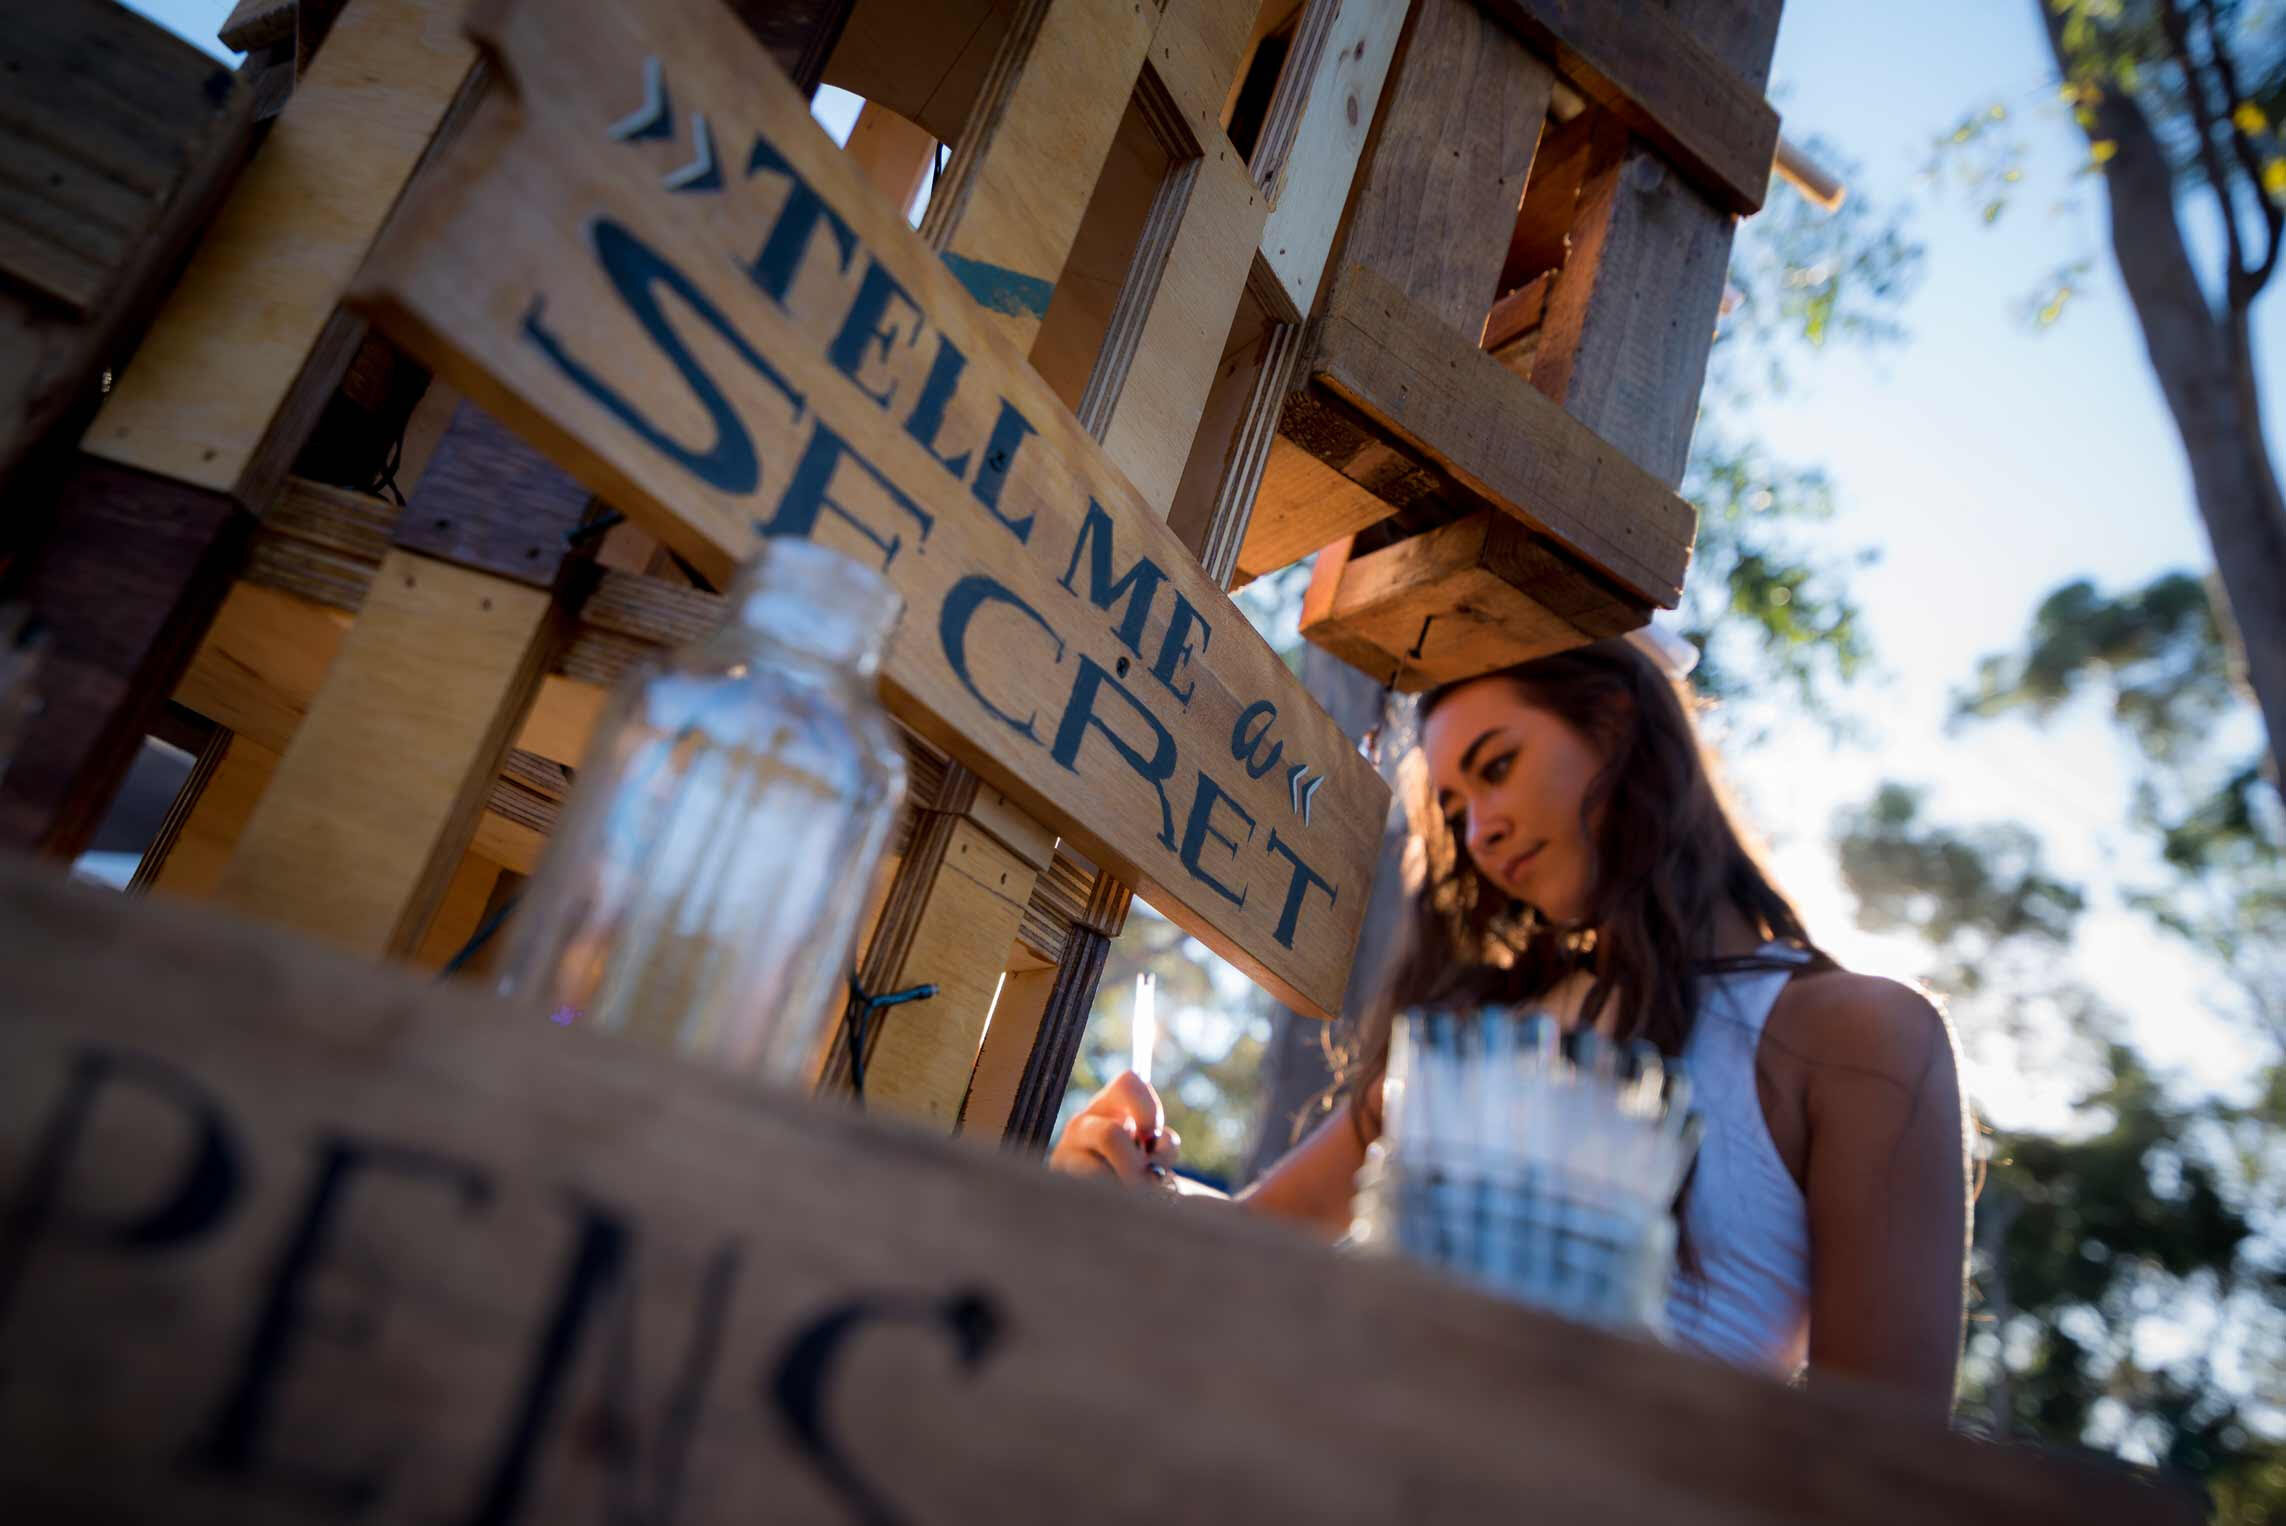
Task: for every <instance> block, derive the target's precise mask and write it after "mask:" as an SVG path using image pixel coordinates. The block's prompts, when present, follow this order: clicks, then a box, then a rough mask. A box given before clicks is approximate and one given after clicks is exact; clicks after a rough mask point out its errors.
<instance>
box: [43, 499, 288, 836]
mask: <svg viewBox="0 0 2286 1526" xmlns="http://www.w3.org/2000/svg"><path fill="white" fill-rule="evenodd" d="M55 502H56V507H55V512H54V517H53V521H52V523H51V524H50V525H49V527H48V531H47V534H46V536H45V538H44V539H43V540H42V541H41V542H40V543H39V545H38V548H37V549H36V550H35V551H34V552H33V553H32V554H31V556H30V558H29V559H28V562H27V563H26V564H25V565H22V566H19V567H17V568H15V569H12V571H13V572H14V574H15V576H14V577H13V578H12V579H11V582H12V584H13V590H12V591H13V593H14V595H15V596H16V597H18V598H21V599H22V600H23V601H24V603H25V604H26V605H28V606H29V607H30V608H31V610H32V611H33V613H34V614H35V615H37V616H38V618H39V619H40V620H41V621H42V622H43V623H44V624H45V625H46V626H47V628H48V632H49V636H48V645H47V647H46V649H45V651H44V652H43V654H42V656H41V659H40V662H39V665H38V667H37V669H36V671H35V676H34V678H33V690H34V693H35V694H36V695H37V696H38V700H39V707H40V708H39V710H38V712H37V714H36V716H35V718H34V719H33V720H32V721H31V722H30V723H29V724H28V725H27V726H26V727H25V729H24V731H23V734H22V735H21V736H20V737H19V739H18V741H17V744H16V749H15V756H14V758H13V760H12V761H11V762H10V764H9V766H8V770H7V775H6V778H5V779H4V780H0V843H5V844H6V845H8V846H12V847H15V848H18V849H27V850H36V851H39V852H43V853H50V854H54V855H56V856H58V857H62V858H67V859H68V858H73V857H76V856H77V855H78V854H79V852H80V851H81V850H82V849H83V848H84V847H85V846H86V844H87V842H88V840H89V839H90V838H91V837H92V836H93V834H94V832H95V829H96V827H97V826H98V825H99V824H100V822H101V821H102V818H103V813H104V811H105V810H107V809H108V808H109V806H110V804H111V798H112V796H113V795H114V794H115V793H116V792H117V791H118V788H119V783H120V781H121V779H123V778H124V777H125V776H126V771H127V768H128V765H129V764H131V763H132V762H133V761H134V757H135V753H136V751H137V749H139V748H140V747H141V746H142V742H143V737H144V734H145V733H146V732H148V731H149V730H150V728H151V725H152V721H153V718H154V717H155V716H156V714H157V713H158V711H159V709H160V708H161V707H162V706H164V705H165V703H166V700H167V696H168V695H169V694H170V693H172V692H173V690H174V686H175V681H176V679H177V678H178V677H180V676H181V673H182V671H183V667H184V664H185V663H187V662H188V661H189V659H190V655H191V649H192V647H193V646H194V645H195V644H196V642H197V639H198V633H199V632H200V631H201V630H203V629H204V628H205V627H206V623H207V621H208V620H210V619H211V618H212V617H213V615H214V612H215V610H216V609H217V608H219V607H220V605H221V603H222V600H223V598H224V596H225V594H226V593H227V592H228V590H229V587H230V582H231V579H232V577H233V576H234V575H235V574H236V572H237V570H238V567H239V565H240V563H241V562H242V561H243V559H244V557H245V553H246V541H247V532H248V530H249V528H250V527H251V524H252V518H251V516H249V515H248V514H247V513H246V512H245V511H244V510H243V509H240V508H239V507H238V506H237V505H236V504H235V503H232V502H231V501H230V500H229V499H227V498H225V497H223V496H221V495H219V494H216V493H210V492H206V491H204V490H201V489H198V488H193V487H188V486H185V485H183V484H181V483H176V482H168V481H164V480H162V479H160V478H157V477H153V476H149V475H147V474H145V473H142V472H136V471H129V470H127V469H125V468H123V467H118V466H113V465H111V464H110V463H108V462H103V461H97V460H93V459H91V458H87V457H84V456H83V457H79V458H76V459H75V460H74V461H72V462H71V463H70V465H69V467H68V468H67V471H66V473H65V476H64V480H63V483H62V487H61V489H60V491H59V492H58V494H57V497H56V500H55Z"/></svg>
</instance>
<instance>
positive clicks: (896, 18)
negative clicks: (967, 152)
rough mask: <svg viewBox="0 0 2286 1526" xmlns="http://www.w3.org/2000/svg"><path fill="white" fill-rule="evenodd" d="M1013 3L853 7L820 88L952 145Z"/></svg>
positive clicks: (898, 0)
mask: <svg viewBox="0 0 2286 1526" xmlns="http://www.w3.org/2000/svg"><path fill="white" fill-rule="evenodd" d="M1018 4H1019V0H857V4H856V6H855V7H853V8H852V9H851V11H850V14H849V20H848V22H847V23H846V24H845V25H844V26H843V28H842V33H841V39H840V41H839V42H838V43H836V44H835V46H834V50H833V53H832V54H831V55H830V56H829V57H828V58H827V60H826V69H825V83H827V84H829V85H833V86H836V87H838V88H840V89H843V90H847V91H849V92H850V93H851V94H852V95H858V96H862V97H864V98H865V99H866V100H868V101H878V102H880V103H881V105H882V106H884V107H886V108H887V109H889V110H891V111H894V112H895V113H897V115H899V116H901V117H903V118H905V119H906V120H907V121H909V122H914V123H918V124H919V125H920V127H921V128H922V130H923V131H925V132H927V133H928V134H929V135H930V136H932V137H934V138H935V139H936V140H937V141H938V142H940V143H952V142H956V141H957V140H958V139H959V137H960V135H961V130H962V129H963V128H964V127H966V126H967V124H968V120H969V117H970V114H971V113H972V111H973V110H974V108H975V106H976V103H977V100H978V98H979V96H980V94H981V92H982V90H983V87H984V81H985V78H986V76H987V75H988V74H989V73H990V72H991V70H992V66H993V61H994V59H995V58H996V57H997V56H998V54H999V51H1000V44H1001V42H1002V40H1003V39H1004V38H1005V37H1006V36H1007V34H1008V28H1009V25H1010V21H1011V19H1012V14H1013V12H1014V11H1015V10H1016V9H1017V8H1018Z"/></svg>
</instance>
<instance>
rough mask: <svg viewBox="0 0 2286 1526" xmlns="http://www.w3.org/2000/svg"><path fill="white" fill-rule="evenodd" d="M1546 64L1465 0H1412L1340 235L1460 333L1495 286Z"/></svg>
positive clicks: (1546, 79) (1471, 332)
mask: <svg viewBox="0 0 2286 1526" xmlns="http://www.w3.org/2000/svg"><path fill="white" fill-rule="evenodd" d="M1554 85H1555V76H1554V75H1553V74H1551V73H1550V72H1549V70H1548V68H1547V66H1546V65H1545V64H1543V63H1541V62H1540V61H1539V60H1538V59H1537V58H1535V57H1533V56H1532V55H1531V54H1530V53H1529V52H1527V51H1526V50H1525V48H1524V45H1523V44H1522V43H1520V42H1518V41H1517V40H1516V38H1515V37H1514V36H1512V35H1511V34H1509V33H1508V32H1506V31H1503V30H1502V29H1501V28H1500V27H1499V26H1498V25H1497V24H1495V23H1494V22H1493V20H1492V19H1491V18H1490V17H1489V16H1487V15H1485V14H1484V12H1483V11H1481V10H1479V9H1478V7H1477V6H1476V5H1474V4H1473V3H1471V0H1420V3H1419V4H1418V5H1416V6H1415V7H1414V8H1413V16H1412V21H1411V23H1410V24H1409V25H1408V27H1407V29H1406V33H1405V41H1404V46H1403V47H1402V49H1401V50H1400V51H1399V55H1398V58H1397V62H1396V64H1395V66H1394V67H1393V68H1392V70H1391V71H1390V76H1389V85H1388V90H1387V93H1386V96H1385V98H1384V99H1383V101H1382V103H1381V119H1380V124H1379V126H1378V127H1377V128H1376V130H1375V139H1374V143H1373V147H1372V150H1371V153H1370V156H1369V157H1368V159H1367V162H1366V165H1365V168H1364V170H1363V171H1362V172H1361V177H1362V178H1361V181H1360V184H1359V186H1358V190H1357V205H1356V208H1355V209H1354V210H1353V211H1352V213H1351V214H1350V221H1349V233H1348V236H1347V238H1346V239H1345V240H1344V242H1343V245H1342V256H1341V258H1342V262H1343V264H1345V265H1363V266H1365V267H1367V268H1369V269H1371V270H1373V271H1375V272H1376V273H1378V274H1379V275H1380V276H1382V277H1383V278H1384V279H1385V280H1387V281H1388V282H1389V283H1390V284H1391V285H1392V286H1394V287H1395V288H1396V289H1397V290H1398V291H1400V292H1402V293H1404V294H1405V295H1406V296H1407V297H1408V298H1410V299H1411V300H1412V302H1413V304H1414V307H1415V309H1416V310H1417V311H1418V312H1419V313H1421V314H1422V315H1424V316H1426V317H1427V318H1429V319H1431V320H1433V321H1435V322H1436V323H1438V324H1441V325H1443V326H1444V327H1445V328H1446V329H1448V330H1450V331H1451V333H1453V334H1454V335H1457V336H1459V337H1460V338H1462V339H1463V340H1465V341H1466V342H1467V343H1469V344H1470V345H1472V346H1473V345H1474V344H1475V343H1476V340H1477V336H1478V335H1479V334H1480V333H1481V332H1482V331H1483V329H1484V315H1485V314H1486V313H1487V312H1488V311H1490V309H1491V307H1492V299H1493V298H1494V297H1496V296H1498V295H1499V291H1498V287H1499V283H1500V268H1501V265H1502V263H1503V261H1504V260H1505V258H1506V256H1507V253H1508V241H1509V238H1510V236H1511V235H1512V234H1513V233H1514V231H1515V226H1516V204H1517V201H1518V199H1519V198H1520V197H1521V196H1522V195H1523V193H1524V178H1525V175H1526V173H1527V172H1528V171H1529V170H1530V169H1531V166H1532V152H1533V148H1534V145H1536V144H1537V143H1538V142H1539V138H1540V126H1541V123H1542V122H1543V121H1544V120H1545V119H1546V117H1547V114H1548V96H1549V92H1550V91H1551V90H1552V89H1553V88H1554Z"/></svg>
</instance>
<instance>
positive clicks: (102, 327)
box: [0, 0, 254, 523]
mask: <svg viewBox="0 0 2286 1526" xmlns="http://www.w3.org/2000/svg"><path fill="white" fill-rule="evenodd" d="M0 57H4V59H5V62H6V65H7V73H6V77H7V81H8V88H7V90H6V91H4V92H0V182H4V183H6V184H7V186H8V187H9V189H8V196H9V199H10V204H11V205H14V206H19V207H22V206H26V205H29V206H30V207H31V211H30V213H29V214H28V216H29V219H30V222H29V224H28V225H27V224H26V223H20V222H17V221H15V220H13V219H12V218H9V217H0V268H9V269H12V270H13V271H14V273H15V275H16V277H17V279H18V280H19V281H27V280H28V281H29V283H30V288H31V289H19V288H9V289H5V290H0V485H6V484H9V483H10V482H11V481H12V479H14V477H15V475H16V472H17V469H18V467H19V464H20V463H22V462H23V461H24V460H25V459H26V457H27V455H28V453H30V452H31V451H33V450H34V449H35V448H36V447H37V446H39V445H40V444H41V443H42V442H43V441H45V440H47V439H49V438H50V437H51V436H52V435H53V434H55V433H56V432H57V431H59V430H63V429H66V428H76V427H78V425H79V423H80V422H82V421H84V420H85V418H86V417H87V414H88V412H89V411H91V410H92V409H93V407H94V406H95V403H96V400H97V398H98V397H99V395H100V388H101V383H102V372H103V369H104V367H105V366H107V365H111V364H114V363H115V362H116V360H117V358H118V357H119V356H120V355H122V354H124V353H126V352H127V351H129V350H130V349H131V348H132V346H133V342H134V339H135V337H136V335H137V334H138V332H139V331H140V330H141V328H142V326H143V324H144V323H146V322H147V321H148V320H149V318H150V315H151V312H152V310H153V308H154V307H155V306H156V305H157V302H158V300H159V297H160V295H161V294H162V292H163V291H164V288H165V285H166V282H167V281H168V280H170V279H171V278H172V277H173V275H174V271H175V267H176V265H177V264H178V263H179V261H180V259H181V257H182V253H183V250H184V248H185V247H186V245H187V244H188V242H189V240H190V238H191V237H192V235H193V234H194V233H195V231H196V230H197V228H198V227H199V226H200V225H201V224H202V223H203V222H204V221H205V220H206V218H207V217H208V216H209V215H210V214H211V212H212V211H213V208H214V205H215V203H216V202H217V201H218V200H219V198H220V197H221V195H222V192H223V189H224V188H225V187H226V186H227V185H228V183H229V181H230V177H231V176H232V175H233V174H235V173H236V171H237V168H238V164H239V162H240V160H241V159H242V158H243V157H244V153H245V150H246V147H247V144H248V142H249V141H250V138H251V135H252V131H253V125H254V116H253V102H252V99H251V97H250V95H249V93H248V92H247V91H246V89H245V88H244V87H243V86H242V85H239V84H237V83H235V82H234V81H233V80H232V79H231V77H230V75H229V74H228V72H227V71H225V70H223V69H221V68H220V67H219V66H218V65H217V64H216V63H215V62H214V61H213V60H212V59H209V58H207V57H206V56H205V55H203V54H201V53H198V52H197V50H195V49H193V48H191V47H189V46H188V45H187V44H185V43H183V42H181V41H179V40H178V39H176V38H175V37H174V36H173V35H171V34H169V33H167V32H165V31H164V30H163V29H161V28H160V27H158V26H157V25H155V24H154V23H152V22H150V21H148V20H146V19H145V18H143V17H141V16H138V15H135V14H134V13H133V12H131V11H128V10H125V9H124V8H122V7H120V6H118V5H115V4H112V3H109V0H58V3H55V4H51V5H44V6H40V7H37V8H35V9H33V10H30V11H27V12H25V14H24V16H23V17H22V18H21V20H20V21H16V22H14V24H12V25H11V26H10V28H9V30H8V32H7V34H6V36H5V37H4V38H0ZM35 162H39V163H45V164H47V165H48V166H49V168H48V170H47V172H46V174H40V173H38V172H37V171H36V170H35V169H34V164H35ZM51 175H52V176H54V177H56V184H55V185H53V186H51V185H49V184H48V176H51ZM73 187H77V188H78V189H79V190H80V191H82V192H83V193H86V194H85V195H83V196H82V197H81V198H80V199H81V200H82V201H86V200H87V199H88V197H89V196H93V197H94V198H96V199H97V200H99V201H100V202H101V203H102V204H103V205H104V206H105V207H107V208H108V209H109V211H108V214H107V216H108V220H110V221H112V222H114V223H116V222H117V220H118V218H119V216H120V215H121V214H125V213H128V212H130V210H133V212H134V215H133V216H132V218H131V219H130V220H131V221H132V223H133V237H132V239H131V240H129V241H128V243H127V244H126V245H125V246H124V252H123V253H122V254H121V255H120V256H119V257H118V258H115V259H105V260H88V259H83V258H80V257H79V256H77V255H71V254H69V253H68V251H67V252H65V253H64V254H61V255H59V253H58V251H57V249H56V247H55V246H54V244H53V238H52V236H53V234H54V232H55V230H54V229H53V228H52V227H45V226H42V224H43V222H44V218H43V216H42V214H41V211H40V206H41V204H43V203H46V202H48V201H49V200H50V198H51V196H52V195H53V194H59V193H62V192H65V191H67V190H69V189H71V188H73ZM88 210H91V211H92V210H95V209H94V208H92V207H90V208H89V209H88ZM59 261H60V263H59ZM35 267H36V268H35ZM43 272H44V274H43ZM37 288H45V289H46V295H40V294H37V292H36V290H35V289H37ZM10 497H11V504H10V511H9V518H10V519H12V520H15V521H17V522H18V523H21V522H22V519H23V517H24V507H23V496H22V493H21V490H19V492H17V493H12V494H11V495H10Z"/></svg>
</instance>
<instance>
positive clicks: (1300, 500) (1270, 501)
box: [1238, 434, 1396, 578]
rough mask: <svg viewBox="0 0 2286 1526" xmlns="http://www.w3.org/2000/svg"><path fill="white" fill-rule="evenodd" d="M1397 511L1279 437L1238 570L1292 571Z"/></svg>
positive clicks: (1267, 464) (1250, 573)
mask: <svg viewBox="0 0 2286 1526" xmlns="http://www.w3.org/2000/svg"><path fill="white" fill-rule="evenodd" d="M1395 507H1396V506H1395V505H1394V504H1392V503H1390V502H1389V500H1388V499H1386V498H1383V497H1381V496H1379V495H1378V494H1376V493H1374V492H1372V491H1371V490H1369V489H1367V488H1365V487H1363V486H1361V485H1360V484H1358V483H1356V482H1353V481H1351V480H1350V479H1349V478H1348V477H1345V476H1343V475H1342V474H1341V473H1340V472H1338V471H1336V470H1334V468H1332V467H1331V466H1328V465H1327V464H1326V463H1325V462H1323V461H1320V460H1319V459H1318V458H1317V457H1315V456H1313V455H1311V454H1310V453H1309V452H1308V451H1306V450H1304V449H1302V447H1301V446H1299V445H1297V444H1295V443H1294V442H1293V441H1292V440H1290V439H1288V438H1287V437H1286V436H1284V435H1282V434H1281V435H1279V436H1277V437H1276V438H1275V439H1273V440H1272V441H1271V442H1270V450H1269V456H1268V459H1267V460H1266V461H1265V462H1264V464H1263V469H1262V485H1261V488H1260V490H1259V491H1258V492H1257V493H1256V494H1255V498H1254V515H1253V518H1252V519H1251V520H1250V521H1249V522H1248V524H1247V528H1246V539H1245V541H1244V542H1243V543H1242V544H1241V545H1240V546H1239V550H1238V570H1239V572H1240V573H1242V574H1244V575H1245V576H1246V577H1249V578H1258V577H1262V576H1264V575H1265V574H1267V573H1272V572H1276V571H1277V570H1278V569H1279V568H1281V567H1288V566H1292V565H1293V564H1294V563H1295V562H1298V561H1300V560H1301V559H1302V558H1303V557H1305V556H1308V555H1309V554H1310V553H1311V552H1313V551H1315V550H1317V549H1318V547H1320V546H1322V545H1324V544H1326V542H1327V541H1328V540H1329V539H1339V538H1341V537H1343V536H1347V535H1354V534H1356V533H1357V532H1358V531H1360V530H1362V529H1364V528H1365V527H1366V526H1368V525H1374V524H1379V523H1380V522H1381V521H1382V520H1384V519H1387V518H1388V517H1389V516H1390V514H1391V513H1392V512H1394V510H1395Z"/></svg>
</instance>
